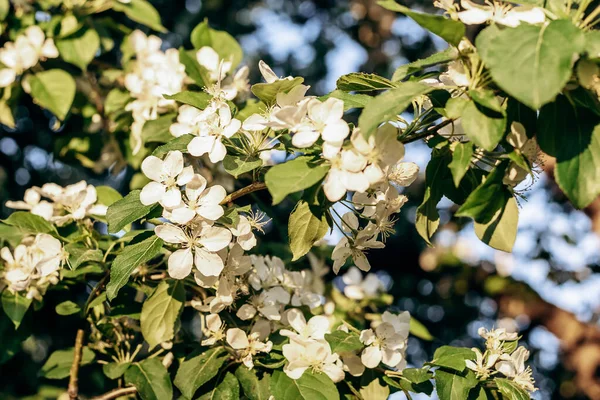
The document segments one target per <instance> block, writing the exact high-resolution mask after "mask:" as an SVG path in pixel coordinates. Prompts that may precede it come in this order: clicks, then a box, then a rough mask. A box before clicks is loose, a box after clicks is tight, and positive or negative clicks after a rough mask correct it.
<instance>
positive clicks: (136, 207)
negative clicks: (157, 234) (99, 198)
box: [106, 190, 157, 233]
mask: <svg viewBox="0 0 600 400" xmlns="http://www.w3.org/2000/svg"><path fill="white" fill-rule="evenodd" d="M140 192H141V191H140V190H134V191H132V192H130V193H129V194H128V195H127V196H125V197H124V198H122V199H121V200H118V201H116V202H114V203H113V204H112V205H111V206H110V207H108V211H107V212H106V220H107V221H108V232H109V233H117V232H119V231H120V230H121V229H123V228H125V227H126V226H127V225H129V224H130V223H132V222H134V221H137V220H138V219H140V218H142V217H145V216H146V215H148V214H149V213H150V211H152V210H153V209H154V208H155V207H157V205H156V204H154V205H150V206H145V205H143V204H142V203H141V202H140Z"/></svg>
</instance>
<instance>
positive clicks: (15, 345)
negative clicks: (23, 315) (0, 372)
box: [0, 311, 32, 365]
mask: <svg viewBox="0 0 600 400" xmlns="http://www.w3.org/2000/svg"><path fill="white" fill-rule="evenodd" d="M31 320H32V318H27V319H26V321H27V322H30V321H31ZM27 322H26V323H22V324H21V326H20V327H19V329H17V330H15V326H14V324H13V322H12V321H11V320H10V318H8V317H7V316H6V315H5V314H4V313H3V312H1V311H0V337H1V338H2V343H1V344H0V365H2V364H4V363H6V362H7V361H8V360H10V359H11V358H12V357H14V356H15V354H17V353H20V352H22V351H23V348H22V344H21V343H22V342H23V341H24V340H25V339H27V338H28V337H29V336H30V335H31V327H30V325H31V323H27Z"/></svg>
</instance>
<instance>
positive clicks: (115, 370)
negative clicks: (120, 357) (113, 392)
mask: <svg viewBox="0 0 600 400" xmlns="http://www.w3.org/2000/svg"><path fill="white" fill-rule="evenodd" d="M130 365H131V363H129V362H124V363H117V362H110V363H108V364H104V365H103V366H102V372H104V375H106V377H107V378H108V379H118V378H120V377H121V376H123V374H124V373H125V371H127V369H128V368H129V366H130Z"/></svg>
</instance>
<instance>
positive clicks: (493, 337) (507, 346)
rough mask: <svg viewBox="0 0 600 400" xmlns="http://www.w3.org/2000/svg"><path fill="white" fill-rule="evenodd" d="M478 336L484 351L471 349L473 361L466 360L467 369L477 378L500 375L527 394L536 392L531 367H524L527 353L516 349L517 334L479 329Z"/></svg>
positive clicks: (523, 349) (521, 349) (524, 350)
mask: <svg viewBox="0 0 600 400" xmlns="http://www.w3.org/2000/svg"><path fill="white" fill-rule="evenodd" d="M479 335H480V336H481V337H482V338H484V339H485V347H486V349H485V351H484V352H483V353H482V352H481V351H480V350H479V349H478V348H473V349H472V350H473V352H474V353H475V355H476V357H477V358H476V359H475V360H466V361H465V363H466V365H467V368H469V369H471V370H472V371H474V372H475V373H476V374H477V377H478V378H482V379H487V378H489V377H490V376H492V375H494V374H497V373H500V374H502V375H504V376H505V377H507V378H508V379H511V380H512V381H514V382H515V383H516V384H517V385H519V386H520V387H521V388H523V389H524V390H526V391H528V392H533V391H535V390H537V389H536V388H535V385H534V383H535V381H534V380H533V377H532V371H531V367H529V366H526V365H525V361H527V359H528V358H529V351H528V350H527V349H526V348H525V347H523V346H519V347H516V344H517V340H518V339H519V336H518V334H516V333H511V332H507V331H506V329H503V328H501V329H493V330H489V331H488V330H486V329H485V328H479Z"/></svg>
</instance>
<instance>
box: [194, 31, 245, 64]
mask: <svg viewBox="0 0 600 400" xmlns="http://www.w3.org/2000/svg"><path fill="white" fill-rule="evenodd" d="M190 39H191V41H192V44H193V45H194V48H195V49H196V50H198V49H200V48H201V47H204V46H208V47H212V48H213V50H215V51H216V52H217V54H218V55H219V57H220V58H221V59H223V60H226V61H231V68H232V69H233V68H235V67H237V65H238V64H239V63H240V62H241V61H242V59H243V58H244V53H243V51H242V48H241V46H240V44H239V43H238V42H237V40H235V39H234V38H233V36H231V35H230V34H229V33H227V32H224V31H218V30H215V29H212V28H211V27H210V26H209V25H208V22H207V21H204V22H202V23H200V24H198V25H197V26H196V27H195V28H194V30H192V34H191V36H190Z"/></svg>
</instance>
